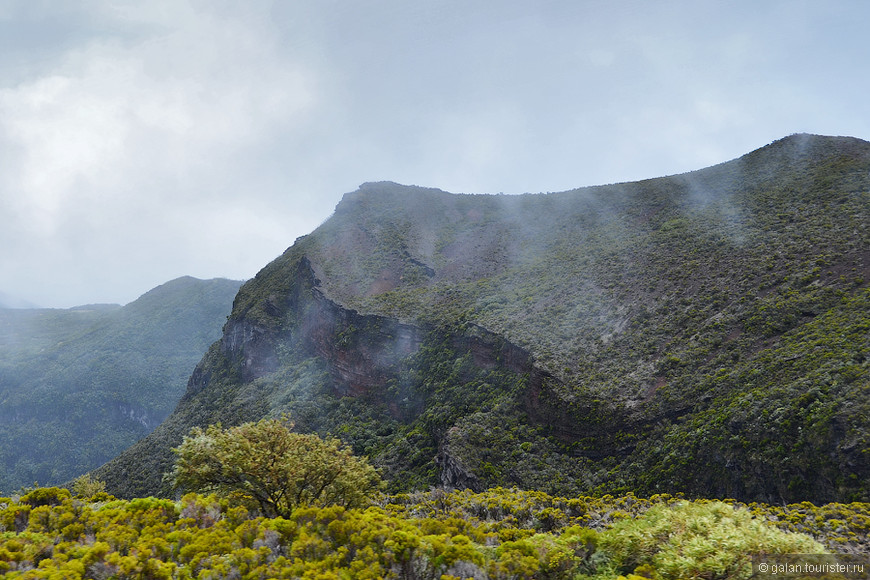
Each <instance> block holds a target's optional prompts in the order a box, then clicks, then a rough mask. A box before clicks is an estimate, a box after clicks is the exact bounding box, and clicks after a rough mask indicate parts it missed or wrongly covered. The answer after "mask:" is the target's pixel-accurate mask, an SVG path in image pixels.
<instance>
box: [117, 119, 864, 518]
mask: <svg viewBox="0 0 870 580" xmlns="http://www.w3.org/2000/svg"><path fill="white" fill-rule="evenodd" d="M868 191H870V144H868V143H864V142H860V141H857V140H852V139H842V138H818V137H813V136H795V137H792V138H789V139H785V140H782V141H779V142H776V143H774V144H771V145H770V146H768V147H766V148H762V149H760V150H758V151H756V152H753V153H751V154H749V155H747V156H745V157H744V158H741V159H739V160H735V161H733V162H729V163H725V164H722V165H719V166H716V167H712V168H708V169H705V170H702V171H698V172H693V173H691V174H686V175H681V176H673V177H669V178H661V179H655V180H648V181H644V182H638V183H630V184H619V185H614V186H606V187H597V188H587V189H582V190H576V191H571V192H563V193H559V194H551V195H526V196H475V195H452V194H448V193H445V192H441V191H437V190H428V189H423V188H416V187H404V186H399V185H396V184H389V183H387V184H367V185H365V186H363V187H361V189H360V191H358V192H355V193H353V194H348V195H347V196H345V199H344V200H343V201H342V202H341V204H340V205H339V207H338V208H337V210H336V213H335V215H334V216H333V217H332V218H330V219H329V220H327V222H325V223H324V224H323V225H322V226H321V227H319V228H318V229H317V230H316V231H315V232H313V233H312V234H311V235H309V236H305V237H303V238H300V239H299V240H297V242H296V244H294V246H293V247H291V248H290V249H288V250H287V252H285V254H284V255H283V256H281V257H279V258H278V259H276V260H275V261H274V262H272V263H271V264H269V265H268V266H266V267H265V268H264V269H263V270H262V271H261V272H260V273H259V274H258V275H257V277H256V278H255V279H254V280H252V281H250V282H249V283H247V284H246V285H245V286H244V287H243V288H242V289H241V290H240V292H239V294H238V296H237V297H236V301H235V304H234V309H233V313H232V315H231V316H230V318H229V320H228V322H227V325H226V326H225V328H224V335H223V337H222V339H221V340H220V341H219V342H218V343H216V344H215V345H214V346H213V347H212V349H211V350H210V351H209V353H208V355H207V356H206V357H205V358H204V359H203V361H202V362H201V363H200V365H198V367H197V369H196V370H195V372H194V374H193V376H192V377H191V380H190V382H189V385H188V391H187V394H186V395H185V397H184V398H183V400H182V401H181V403H180V404H179V407H178V408H177V409H176V412H175V413H174V414H173V416H172V417H170V420H168V421H167V422H166V423H165V424H164V425H162V426H161V427H159V428H158V429H157V430H156V431H155V432H154V434H153V436H151V437H150V438H149V439H147V440H146V441H145V442H143V443H142V445H141V446H139V447H135V448H133V449H132V450H131V451H130V452H129V453H128V454H126V455H125V456H124V457H122V458H120V459H119V461H118V462H116V463H113V464H112V465H110V466H108V467H107V468H106V471H105V472H104V473H105V476H106V477H107V479H108V478H109V476H110V475H111V477H116V476H117V474H118V473H121V472H122V471H123V470H126V471H125V472H124V473H126V474H127V475H126V476H125V477H126V479H127V480H130V479H131V477H130V475H131V474H132V473H133V472H136V473H139V474H141V477H142V479H141V481H142V483H141V485H139V484H137V485H139V487H138V488H136V490H135V491H130V492H125V493H127V494H128V495H130V494H142V493H153V492H154V490H156V489H159V482H158V483H155V481H156V479H155V477H158V476H155V475H153V474H152V473H150V472H154V473H157V474H158V475H159V473H160V471H161V470H165V469H168V466H169V464H170V462H171V454H170V453H169V449H170V448H171V447H172V446H174V445H177V444H178V442H179V441H180V439H181V437H182V436H183V434H184V433H185V432H186V430H187V429H189V428H190V427H191V426H193V425H204V424H207V423H213V422H216V421H221V422H223V423H224V424H232V423H237V422H240V421H245V420H253V419H256V418H259V417H262V416H264V415H277V414H280V413H283V412H287V413H289V414H290V415H291V417H293V419H294V421H295V422H296V425H297V428H299V429H301V430H309V431H316V432H319V433H322V434H331V435H338V436H340V437H341V438H342V439H344V440H345V441H346V442H347V443H348V444H349V445H351V446H352V447H353V449H354V451H356V452H357V453H360V454H365V455H368V456H370V457H371V458H372V460H373V461H374V462H375V463H376V464H377V465H378V466H380V467H381V468H382V469H383V470H384V473H385V474H386V475H387V477H388V479H389V480H390V481H391V485H392V486H393V489H394V490H400V489H414V488H425V487H429V486H433V485H448V486H456V487H471V488H474V489H482V488H485V487H488V486H492V485H507V486H518V487H524V488H534V489H541V490H544V491H548V492H551V493H559V494H561V493H573V492H580V491H586V492H588V491H589V490H590V489H598V490H599V491H602V492H605V491H610V490H616V489H620V490H625V489H632V490H635V491H636V492H638V493H656V492H660V491H662V492H669V493H673V492H677V491H683V492H686V493H688V494H695V495H729V496H733V497H738V498H740V499H746V500H752V499H758V500H764V501H774V502H778V501H789V500H801V499H811V500H816V501H819V500H822V501H825V500H837V499H839V500H843V499H862V498H870V488H868V487H867V484H866V483H865V482H866V481H867V477H865V475H866V476H868V477H870V461H868V457H867V456H866V454H862V453H861V452H860V449H864V448H866V447H867V446H868V445H870V440H868V435H867V433H868V432H870V426H868V425H867V422H866V417H867V416H870V408H868V403H867V401H866V397H862V396H861V393H862V392H863V391H862V389H864V388H865V387H866V384H867V376H868V369H867V365H868V363H867V358H866V356H864V355H862V353H863V352H866V350H867V348H870V345H868V335H867V333H866V326H865V325H866V324H868V322H867V316H868V311H870V309H868V308H867V302H868V300H870V295H868V290H867V280H868V279H870V268H868V264H867V258H868V255H870V253H868V247H870V240H868V237H867V230H866V228H864V227H863V225H864V224H866V222H867V219H870V207H868V205H870V196H868V193H867V192H868ZM155 457H158V458H159V460H155V459H154V458H155ZM149 458H150V459H149ZM137 461H138V462H139V463H138V465H145V464H146V463H147V462H148V461H150V462H151V463H150V464H149V465H150V467H149V468H148V469H144V468H134V467H133V466H134V465H137V463H136V462H137ZM772 466H773V467H772ZM771 469H774V470H775V471H776V473H777V476H776V477H769V476H768V475H766V474H769V473H770V471H771ZM146 472H149V473H146ZM136 477H139V476H138V475H137V476H136ZM132 479H135V478H132ZM113 481H118V482H121V479H120V478H117V477H116V479H114V480H113ZM115 491H117V489H116V490H115ZM164 491H165V490H164Z"/></svg>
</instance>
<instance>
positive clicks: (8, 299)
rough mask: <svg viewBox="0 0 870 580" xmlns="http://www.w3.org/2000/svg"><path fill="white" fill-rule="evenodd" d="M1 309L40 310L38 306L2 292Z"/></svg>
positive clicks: (0, 296) (0, 293) (0, 295)
mask: <svg viewBox="0 0 870 580" xmlns="http://www.w3.org/2000/svg"><path fill="white" fill-rule="evenodd" d="M0 308H38V306H37V305H36V304H33V303H31V302H28V301H27V300H22V299H21V298H18V297H15V296H12V295H11V294H6V293H5V292H2V291H0Z"/></svg>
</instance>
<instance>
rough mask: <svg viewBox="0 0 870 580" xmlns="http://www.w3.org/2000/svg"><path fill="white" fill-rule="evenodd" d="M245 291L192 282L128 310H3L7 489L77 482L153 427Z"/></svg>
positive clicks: (164, 289)
mask: <svg viewBox="0 0 870 580" xmlns="http://www.w3.org/2000/svg"><path fill="white" fill-rule="evenodd" d="M240 285H241V282H237V281H233V280H222V279H216V280H207V281H204V280H197V279H195V278H190V277H185V278H179V279H177V280H173V281H171V282H167V283H166V284H164V285H162V286H159V287H157V288H155V289H153V290H151V291H150V292H148V293H146V294H144V295H143V296H141V297H140V298H139V299H137V300H136V301H134V302H131V303H130V304H127V305H126V306H123V307H121V306H117V305H91V306H82V307H78V308H71V309H68V310H50V309H34V310H0V489H5V490H12V489H17V488H18V487H19V486H22V485H31V484H33V482H34V481H39V483H40V484H52V483H58V482H62V481H65V480H67V479H71V478H73V477H75V476H77V475H80V474H82V473H84V472H87V471H89V470H90V469H93V468H95V467H98V466H99V465H101V464H102V463H105V462H106V461H107V460H108V459H110V458H111V457H114V456H115V455H117V454H118V453H120V452H121V451H123V450H124V449H126V448H127V447H129V446H130V445H132V444H133V443H134V442H135V441H136V440H137V439H140V438H142V437H143V436H145V435H146V434H147V433H149V432H150V431H151V430H153V429H154V427H156V426H157V425H158V424H160V422H161V421H163V419H165V418H166V416H167V415H168V414H169V413H170V412H171V411H172V409H173V408H174V406H175V404H176V403H177V402H178V399H179V398H180V397H181V395H182V394H183V392H184V387H185V384H186V381H187V377H188V376H190V372H191V371H192V370H193V368H194V367H195V365H196V363H197V361H198V360H199V359H200V358H201V357H202V354H203V353H204V352H205V351H206V350H207V349H208V346H209V344H211V343H212V342H213V341H214V340H215V339H216V338H218V337H219V336H220V332H221V327H222V325H223V323H224V322H226V316H227V314H228V313H229V312H230V309H231V304H232V299H233V296H234V295H235V293H236V292H237V291H238V288H239V286H240Z"/></svg>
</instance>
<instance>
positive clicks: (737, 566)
mask: <svg viewBox="0 0 870 580" xmlns="http://www.w3.org/2000/svg"><path fill="white" fill-rule="evenodd" d="M599 543H600V545H601V547H602V549H603V551H605V552H606V553H607V555H608V558H609V567H612V569H613V570H615V571H616V572H618V573H620V574H629V573H637V574H638V575H643V571H644V570H654V571H655V577H656V578H661V579H662V580H666V579H674V580H678V579H683V578H709V579H725V578H750V577H752V566H751V563H750V561H749V560H748V559H747V558H746V556H747V555H751V554H762V553H763V554H818V553H822V552H823V548H822V546H821V545H820V544H819V543H818V542H816V541H814V540H812V539H811V538H809V537H807V536H802V535H798V534H793V533H788V532H784V531H782V530H779V529H776V528H774V527H772V526H770V525H769V524H767V523H766V522H763V521H761V520H758V519H754V517H753V515H752V514H751V513H750V512H749V511H748V510H746V509H735V508H734V507H732V506H730V505H727V504H724V503H721V502H711V503H701V504H692V503H689V502H680V503H678V504H676V505H671V506H663V505H657V506H654V507H652V508H650V509H649V510H648V511H647V512H645V513H644V515H643V516H642V517H640V518H637V519H625V520H622V521H620V522H618V523H616V524H615V525H614V526H613V527H612V528H610V529H608V530H606V531H605V532H604V533H602V534H601V535H600V539H599Z"/></svg>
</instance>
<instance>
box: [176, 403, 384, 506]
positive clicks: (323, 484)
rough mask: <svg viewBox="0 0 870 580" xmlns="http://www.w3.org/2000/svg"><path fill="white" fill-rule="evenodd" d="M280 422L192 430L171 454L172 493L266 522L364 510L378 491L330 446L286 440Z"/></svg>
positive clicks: (362, 469) (368, 471)
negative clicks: (205, 498) (318, 511)
mask: <svg viewBox="0 0 870 580" xmlns="http://www.w3.org/2000/svg"><path fill="white" fill-rule="evenodd" d="M290 427H291V425H289V424H288V423H287V422H286V421H285V420H278V419H262V420H260V421H258V422H256V423H244V424H242V425H238V426H236V427H231V428H229V429H223V428H221V425H220V424H217V425H210V426H209V427H208V428H206V429H201V428H199V427H194V428H193V429H192V430H191V432H190V435H188V436H186V437H185V438H184V441H183V442H182V443H181V445H180V446H179V447H178V448H177V449H175V450H174V451H175V453H176V454H177V455H178V459H177V460H176V463H175V468H174V469H173V471H172V473H171V478H172V480H173V483H174V485H175V486H176V487H180V488H183V489H187V490H191V491H200V492H202V491H204V492H207V493H216V494H219V495H222V496H229V497H237V498H239V497H243V498H248V499H250V500H253V501H254V502H256V504H257V505H258V506H259V507H260V510H261V511H262V513H263V514H265V515H266V516H268V517H275V516H279V515H280V516H285V517H286V516H289V514H290V513H291V512H292V511H293V509H295V508H296V507H298V506H300V505H333V504H338V505H341V506H343V507H346V508H349V507H358V506H361V505H365V504H366V503H368V501H369V500H370V497H371V495H372V494H373V493H374V492H376V491H377V490H378V489H379V488H380V487H381V485H382V482H381V479H380V476H379V475H378V473H377V471H375V469H374V468H373V467H372V466H371V465H369V463H368V461H367V460H366V459H365V458H360V457H356V456H354V455H353V453H351V451H350V450H349V449H347V448H346V447H344V446H343V445H342V444H341V442H340V441H339V440H338V439H321V438H320V437H318V436H317V435H310V434H300V433H293V432H292V431H291V430H290Z"/></svg>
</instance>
